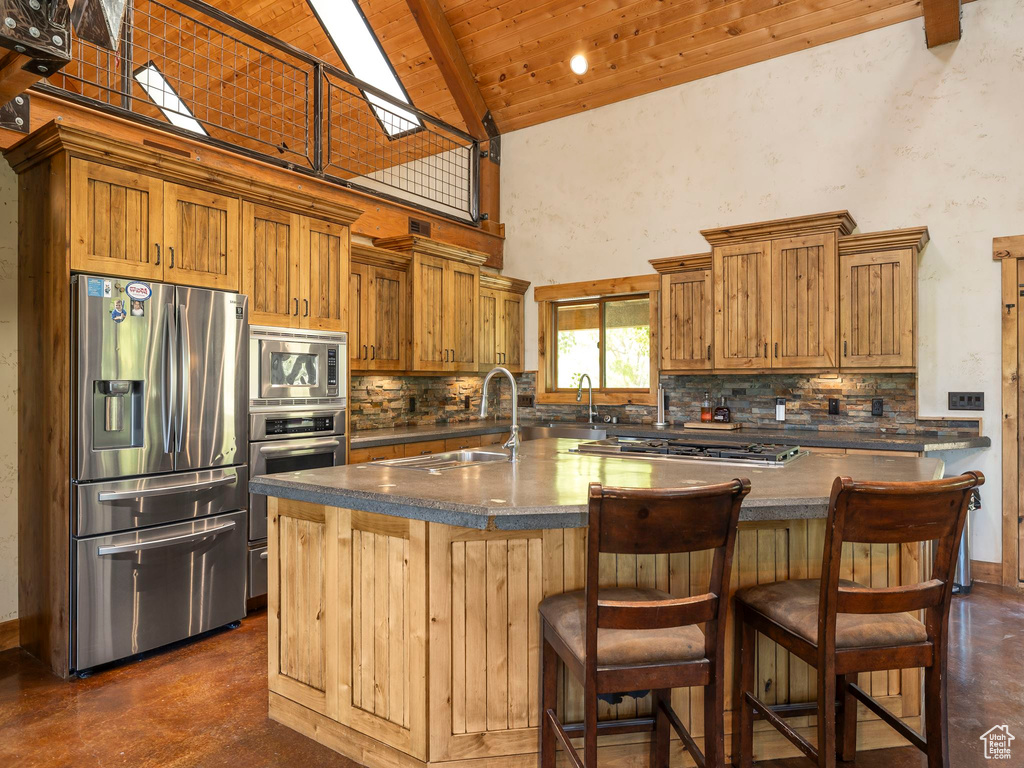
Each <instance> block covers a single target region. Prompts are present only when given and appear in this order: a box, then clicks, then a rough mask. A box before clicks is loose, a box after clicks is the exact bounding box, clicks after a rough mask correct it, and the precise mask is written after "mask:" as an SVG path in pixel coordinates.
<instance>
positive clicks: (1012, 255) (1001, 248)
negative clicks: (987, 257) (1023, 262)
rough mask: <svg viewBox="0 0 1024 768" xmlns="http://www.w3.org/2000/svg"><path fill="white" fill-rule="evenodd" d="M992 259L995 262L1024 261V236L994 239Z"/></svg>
mask: <svg viewBox="0 0 1024 768" xmlns="http://www.w3.org/2000/svg"><path fill="white" fill-rule="evenodd" d="M992 258H993V259H994V260H995V261H999V260H1000V259H1024V235H1012V236H1010V237H994V238H992Z"/></svg>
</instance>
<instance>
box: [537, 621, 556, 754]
mask: <svg viewBox="0 0 1024 768" xmlns="http://www.w3.org/2000/svg"><path fill="white" fill-rule="evenodd" d="M544 626H545V625H544V622H541V628H540V634H541V637H540V645H541V672H540V674H541V681H540V684H541V692H542V695H541V713H540V728H538V729H537V731H538V733H539V736H540V766H541V768H555V734H554V733H553V732H552V725H551V721H550V720H549V719H548V716H547V711H548V710H549V709H553V710H555V711H556V712H557V711H558V654H557V653H555V649H554V648H552V647H551V644H550V643H549V642H548V641H547V640H545V639H544Z"/></svg>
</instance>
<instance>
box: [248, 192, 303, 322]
mask: <svg viewBox="0 0 1024 768" xmlns="http://www.w3.org/2000/svg"><path fill="white" fill-rule="evenodd" d="M298 253H299V217H298V216H296V215H295V214H291V213H285V212H284V211H279V210H277V209H275V208H270V207H267V206H265V205H255V204H254V203H248V202H245V203H242V264H243V265H244V266H243V268H242V292H243V293H245V294H246V295H247V296H248V297H249V322H250V323H252V324H254V325H274V326H288V327H293V328H297V327H298V326H299V304H300V301H299V299H300V291H299V256H298Z"/></svg>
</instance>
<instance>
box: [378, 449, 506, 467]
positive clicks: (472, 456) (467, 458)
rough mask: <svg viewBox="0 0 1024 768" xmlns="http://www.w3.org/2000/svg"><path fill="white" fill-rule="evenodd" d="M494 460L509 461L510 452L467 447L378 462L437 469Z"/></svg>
mask: <svg viewBox="0 0 1024 768" xmlns="http://www.w3.org/2000/svg"><path fill="white" fill-rule="evenodd" d="M493 461H508V454H507V453H505V452H504V451H477V450H471V449H466V450H462V451H448V452H447V453H432V454H428V455H426V456H411V457H409V458H406V459H385V460H384V461H378V462H377V464H378V465H381V466H385V467H400V468H402V469H419V470H423V471H437V470H442V469H459V468H460V467H474V466H476V465H477V464H489V463H491V462H493Z"/></svg>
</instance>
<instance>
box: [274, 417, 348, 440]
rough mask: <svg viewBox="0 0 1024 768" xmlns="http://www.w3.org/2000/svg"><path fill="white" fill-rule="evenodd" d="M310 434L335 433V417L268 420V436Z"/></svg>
mask: <svg viewBox="0 0 1024 768" xmlns="http://www.w3.org/2000/svg"><path fill="white" fill-rule="evenodd" d="M310 432H329V433H333V432H334V417H333V416H312V417H305V416H303V417H296V418H282V419H267V435H268V436H270V435H302V434H309V433H310Z"/></svg>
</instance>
